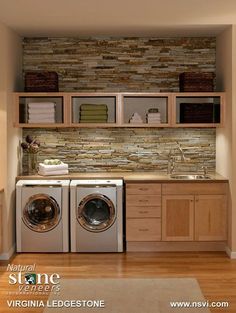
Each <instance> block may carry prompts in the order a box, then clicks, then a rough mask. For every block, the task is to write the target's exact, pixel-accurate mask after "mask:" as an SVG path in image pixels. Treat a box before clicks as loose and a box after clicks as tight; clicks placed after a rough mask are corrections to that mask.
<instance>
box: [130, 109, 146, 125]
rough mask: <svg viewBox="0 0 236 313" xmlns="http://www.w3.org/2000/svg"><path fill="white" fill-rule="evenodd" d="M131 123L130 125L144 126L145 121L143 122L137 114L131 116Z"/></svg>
mask: <svg viewBox="0 0 236 313" xmlns="http://www.w3.org/2000/svg"><path fill="white" fill-rule="evenodd" d="M129 122H130V124H142V123H143V120H142V118H141V116H140V115H139V114H138V113H137V112H135V113H134V114H133V115H132V116H131V118H130V120H129Z"/></svg>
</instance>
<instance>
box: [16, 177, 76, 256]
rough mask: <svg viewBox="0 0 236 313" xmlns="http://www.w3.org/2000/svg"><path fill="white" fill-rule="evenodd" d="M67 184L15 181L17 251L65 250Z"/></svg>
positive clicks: (66, 245) (67, 209)
mask: <svg viewBox="0 0 236 313" xmlns="http://www.w3.org/2000/svg"><path fill="white" fill-rule="evenodd" d="M69 185H70V181H69V180H20V181H18V182H17V184H16V250H17V252H68V251H69Z"/></svg>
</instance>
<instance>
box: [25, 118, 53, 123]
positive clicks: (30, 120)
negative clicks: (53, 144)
mask: <svg viewBox="0 0 236 313" xmlns="http://www.w3.org/2000/svg"><path fill="white" fill-rule="evenodd" d="M28 123H29V124H37V123H39V124H40V123H56V121H55V119H54V118H44V119H28Z"/></svg>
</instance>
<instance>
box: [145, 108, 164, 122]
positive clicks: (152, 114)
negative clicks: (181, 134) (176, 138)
mask: <svg viewBox="0 0 236 313" xmlns="http://www.w3.org/2000/svg"><path fill="white" fill-rule="evenodd" d="M147 123H148V124H160V123H161V114H160V113H159V112H158V109H155V108H153V109H149V110H148V113H147Z"/></svg>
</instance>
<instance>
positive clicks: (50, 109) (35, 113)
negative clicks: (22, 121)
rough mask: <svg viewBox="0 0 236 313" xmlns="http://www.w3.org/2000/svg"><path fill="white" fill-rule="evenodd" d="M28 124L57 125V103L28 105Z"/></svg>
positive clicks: (32, 103)
mask: <svg viewBox="0 0 236 313" xmlns="http://www.w3.org/2000/svg"><path fill="white" fill-rule="evenodd" d="M28 123H55V103H53V102H30V103H29V104H28Z"/></svg>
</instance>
